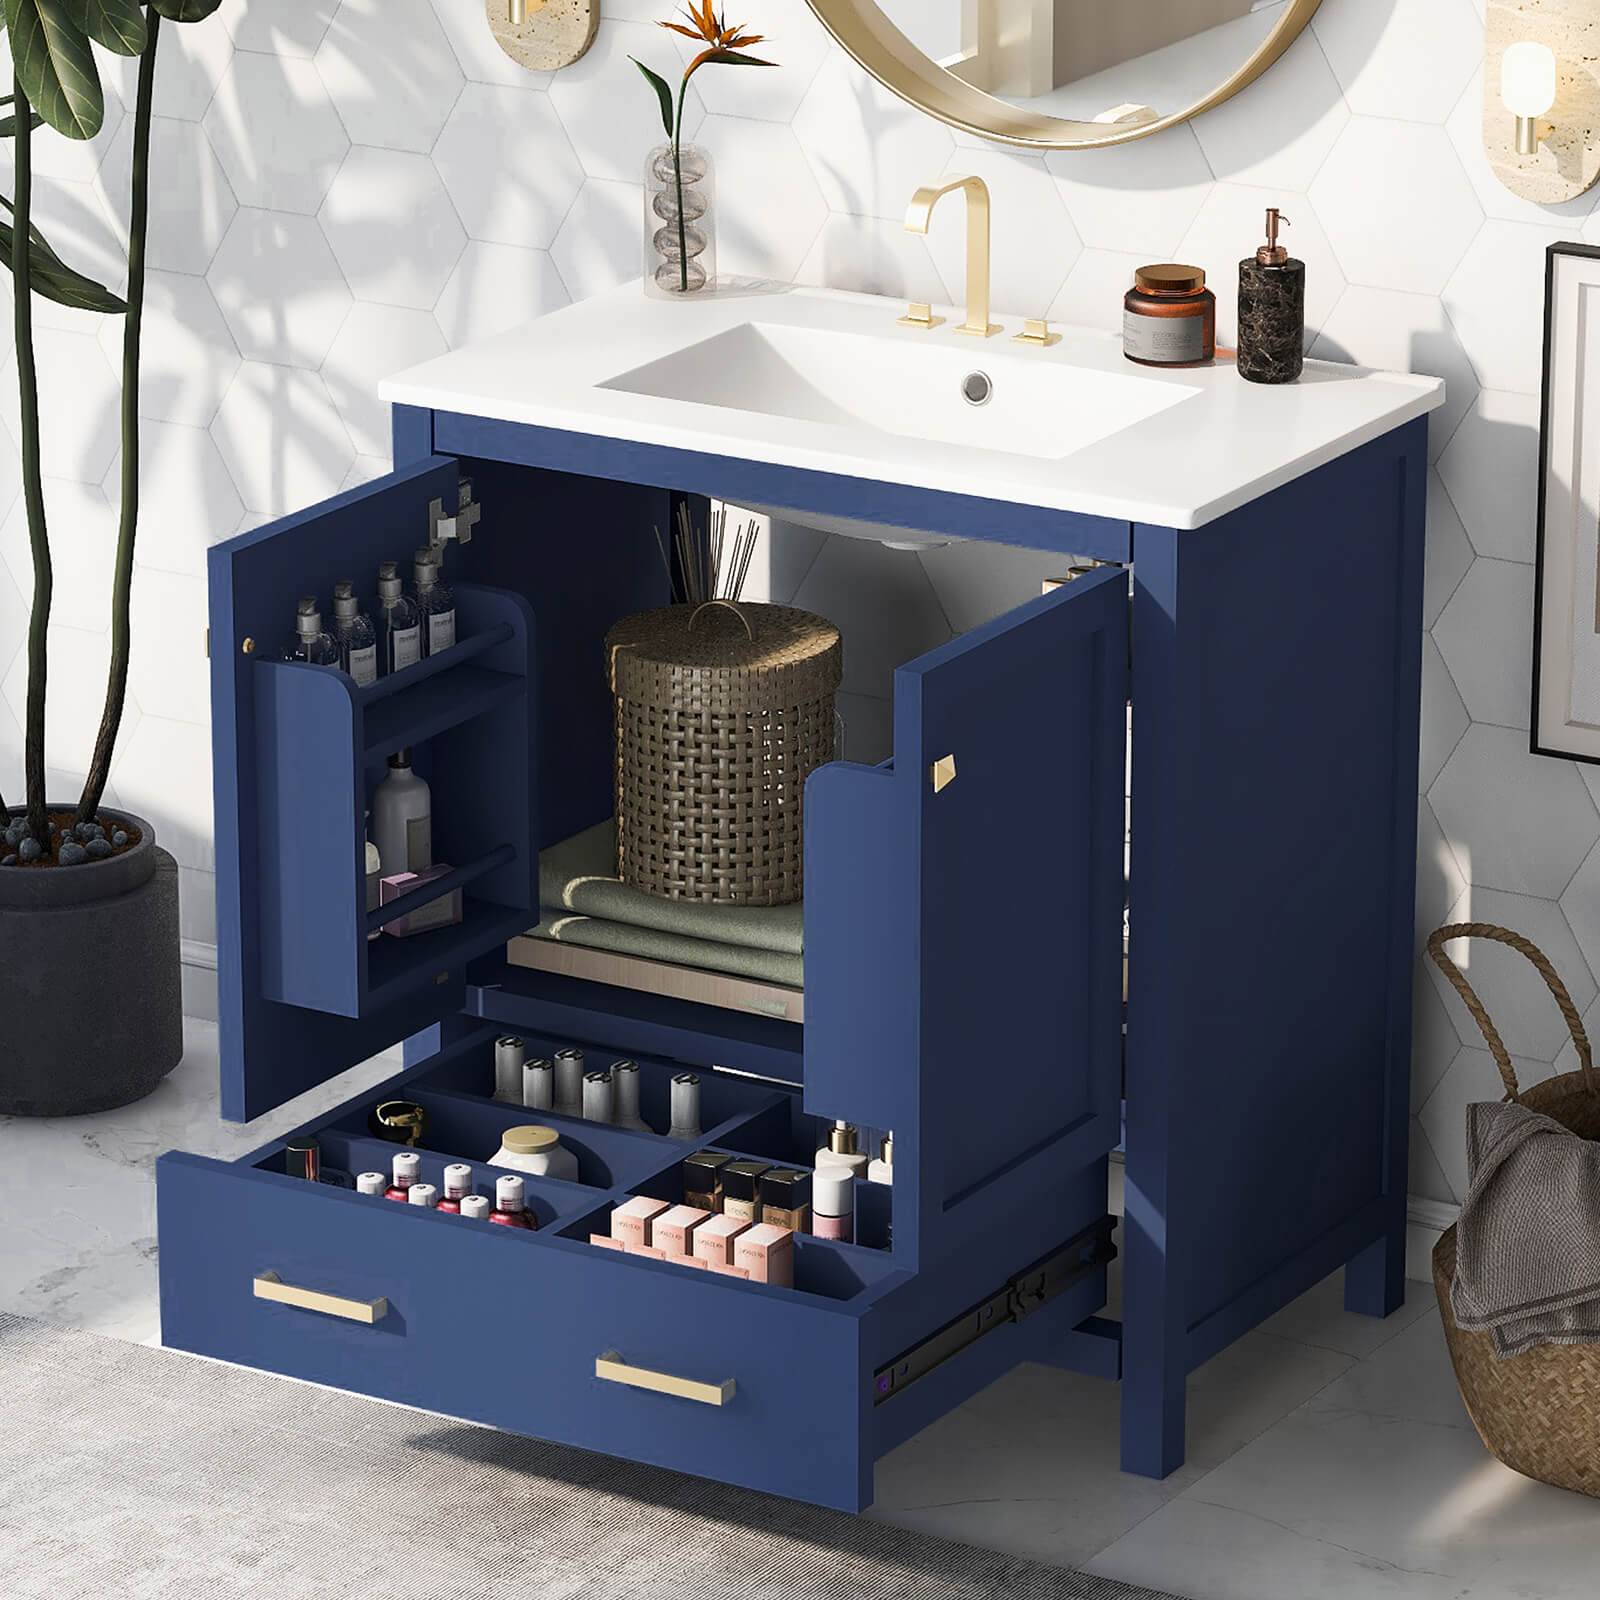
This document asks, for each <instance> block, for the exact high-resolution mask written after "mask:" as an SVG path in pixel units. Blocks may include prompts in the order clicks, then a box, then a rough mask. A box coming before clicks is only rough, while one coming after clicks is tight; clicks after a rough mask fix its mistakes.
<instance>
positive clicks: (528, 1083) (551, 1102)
mask: <svg viewBox="0 0 1600 1600" xmlns="http://www.w3.org/2000/svg"><path fill="white" fill-rule="evenodd" d="M522 1108H523V1110H524V1111H554V1110H555V1108H556V1069H555V1067H554V1065H553V1064H552V1063H551V1062H549V1061H547V1060H545V1059H544V1058H543V1057H542V1056H541V1057H540V1058H539V1060H537V1061H524V1062H523V1063H522Z"/></svg>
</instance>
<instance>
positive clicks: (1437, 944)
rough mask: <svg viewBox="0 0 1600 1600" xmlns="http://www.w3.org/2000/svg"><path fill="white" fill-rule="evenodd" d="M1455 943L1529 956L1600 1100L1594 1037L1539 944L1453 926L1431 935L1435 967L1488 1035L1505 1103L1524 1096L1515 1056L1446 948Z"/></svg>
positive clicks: (1503, 931)
mask: <svg viewBox="0 0 1600 1600" xmlns="http://www.w3.org/2000/svg"><path fill="white" fill-rule="evenodd" d="M1451 939H1493V940H1494V941H1495V943H1497V944H1504V945H1509V946H1510V947H1511V948H1512V949H1513V950H1515V951H1516V952H1517V954H1518V955H1522V956H1526V957H1527V958H1528V960H1529V961H1531V962H1532V963H1533V965H1534V967H1535V969H1536V970H1537V971H1538V974H1539V976H1540V977H1541V978H1543V979H1544V981H1545V983H1546V985H1547V986H1548V987H1549V990H1550V993H1551V994H1552V995H1553V996H1554V997H1555V1002H1556V1004H1557V1005H1558V1006H1560V1008H1561V1015H1562V1018H1563V1019H1564V1020H1565V1022H1566V1024H1567V1031H1568V1032H1569V1033H1570V1034H1571V1035H1572V1042H1573V1044H1574V1045H1575V1046H1577V1050H1578V1066H1579V1070H1580V1071H1581V1072H1582V1073H1583V1082H1584V1087H1585V1088H1587V1089H1588V1091H1589V1093H1590V1094H1592V1095H1594V1096H1595V1097H1596V1098H1597V1099H1600V1074H1597V1073H1596V1072H1595V1070H1594V1054H1593V1052H1592V1051H1591V1050H1590V1048H1589V1035H1588V1034H1587V1033H1585V1032H1584V1029H1583V1019H1582V1018H1581V1017H1579V1015H1578V1008H1577V1007H1576V1006H1575V1005H1573V1003H1572V996H1571V995H1570V994H1568V993H1567V986H1566V984H1564V983H1563V982H1562V981H1561V977H1560V974H1559V973H1557V971H1556V969H1555V968H1554V967H1553V966H1551V964H1550V959H1549V957H1548V956H1546V955H1545V953H1544V951H1542V950H1541V949H1540V948H1539V947H1538V945H1536V944H1535V943H1534V942H1533V941H1532V940H1531V939H1524V938H1523V937H1522V935H1521V934H1520V933H1512V932H1511V930H1510V929H1509V928H1501V927H1497V926H1496V925H1495V924H1494V923H1492V922H1452V923H1448V924H1446V926H1444V927H1442V928H1435V929H1434V931H1433V932H1432V933H1431V934H1429V935H1428V954H1429V956H1431V957H1432V958H1433V961H1434V964H1435V965H1436V966H1437V967H1438V968H1439V970H1440V971H1441V972H1442V973H1443V974H1444V975H1445V977H1447V978H1448V979H1449V980H1450V983H1451V986H1452V987H1453V988H1454V989H1455V991H1456V993H1457V994H1458V995H1460V996H1461V999H1462V1003H1463V1004H1464V1005H1465V1006H1466V1008H1467V1010H1468V1011H1469V1012H1470V1013H1471V1015H1472V1020H1473V1021H1474V1022H1476V1023H1477V1025H1478V1031H1479V1032H1480V1033H1482V1034H1483V1037H1484V1040H1485V1041H1486V1042H1487V1044H1488V1046H1489V1053H1490V1055H1492V1056H1493V1057H1494V1064H1495V1066H1496V1067H1498V1068H1499V1069H1500V1081H1501V1082H1502V1083H1503V1084H1505V1086H1506V1099H1508V1100H1516V1099H1518V1098H1519V1097H1520V1095H1521V1090H1520V1088H1519V1087H1518V1084H1517V1074H1516V1069H1515V1068H1514V1067H1513V1066H1512V1065H1511V1052H1510V1051H1509V1050H1507V1049H1506V1044H1505V1040H1504V1039H1502V1038H1501V1037H1500V1030H1499V1029H1498V1028H1496V1027H1495V1025H1494V1023H1493V1022H1491V1021H1490V1020H1489V1013H1488V1012H1487V1011H1486V1010H1484V1007H1483V1002H1482V1001H1481V1000H1480V999H1479V998H1478V996H1477V994H1476V992H1475V991H1474V990H1473V987H1472V985H1471V984H1470V983H1468V982H1467V980H1466V977H1465V975H1464V974H1463V973H1462V971H1461V969H1460V967H1458V966H1457V965H1456V964H1455V962H1453V961H1452V960H1451V959H1450V957H1449V956H1448V955H1446V954H1445V949H1444V947H1445V944H1446V943H1447V941H1449V940H1451Z"/></svg>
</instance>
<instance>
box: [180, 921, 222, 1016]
mask: <svg viewBox="0 0 1600 1600" xmlns="http://www.w3.org/2000/svg"><path fill="white" fill-rule="evenodd" d="M178 959H179V960H180V961H181V962H182V963H183V973H182V976H183V1014H184V1016H186V1017H198V1018H199V1019H200V1020H201V1021H202V1022H215V1021H216V1020H217V947H216V946H215V945H214V944H203V943H202V942H201V941H200V940H198V939H185V940H183V942H182V944H181V945H180V946H179V953H178Z"/></svg>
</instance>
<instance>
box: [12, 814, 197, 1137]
mask: <svg viewBox="0 0 1600 1600" xmlns="http://www.w3.org/2000/svg"><path fill="white" fill-rule="evenodd" d="M52 809H53V810H66V809H68V808H67V807H52ZM12 814H13V815H16V814H18V813H16V812H13V813H12ZM101 815H102V816H104V817H107V818H118V819H119V820H125V821H127V822H129V823H131V824H132V825H133V826H134V827H135V828H137V829H138V830H139V834H140V839H139V843H138V844H136V845H135V846H134V847H133V848H132V849H131V850H125V851H123V853H122V854H121V855H116V856H110V857H108V858H107V859H106V860H104V861H84V862H80V863H79V864H78V865H77V866H75V867H47V868H23V867H0V1114H4V1115H8V1116H23V1117H70V1116H81V1115H84V1114H86V1113H88V1112H91V1111H110V1110H112V1109H113V1108H114V1107H116V1106H125V1105H129V1104H130V1103H132V1102H133V1101H135V1100H142V1099H143V1098H144V1096H145V1095H147V1094H149V1093H150V1091H151V1090H152V1089H154V1088H155V1086H156V1085H157V1084H158V1083H160V1082H161V1080H162V1079H163V1078H164V1077H166V1075H167V1074H168V1073H169V1072H171V1071H172V1069H173V1068H174V1067H175V1066H177V1064H178V1061H179V1059H180V1058H181V1057H182V1055H183V986H182V973H181V970H180V967H179V944H178V864H177V862H176V861H174V860H173V859H172V857H171V856H170V855H168V854H167V852H166V851H165V850H163V849H161V848H160V847H159V846H158V845H157V844H156V836H155V830H154V829H153V828H152V827H151V826H150V824H149V823H148V822H146V821H145V820H144V819H143V818H142V817H134V816H129V815H128V814H127V813H126V812H114V811H110V810H103V811H102V813H101Z"/></svg>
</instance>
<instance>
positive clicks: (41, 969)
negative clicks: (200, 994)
mask: <svg viewBox="0 0 1600 1600" xmlns="http://www.w3.org/2000/svg"><path fill="white" fill-rule="evenodd" d="M220 4H221V0H149V3H148V4H145V3H143V0H4V6H5V32H6V41H7V44H8V46H9V48H10V53H11V66H12V80H13V81H12V93H11V95H10V96H9V97H7V101H8V103H7V106H6V109H5V114H4V120H3V121H0V136H5V137H10V138H12V139H13V140H14V141H15V150H16V160H15V170H16V179H15V189H16V192H15V194H14V195H13V197H12V199H11V200H10V201H5V200H4V199H0V205H3V206H4V207H5V210H6V211H7V212H9V213H10V214H11V219H10V221H9V222H7V221H4V220H0V259H3V260H4V263H5V265H6V266H8V267H9V268H10V269H11V272H12V276H13V278H14V279H15V295H14V303H15V317H16V348H17V384H18V391H19V400H20V414H21V441H20V442H21V446H22V449H21V455H22V480H23V500H24V504H25V507H26V511H27V518H28V537H29V543H30V547H31V550H32V556H33V603H32V609H31V612H30V615H29V623H28V645H27V652H28V654H27V659H28V689H27V708H26V727H25V729H24V745H23V790H22V800H23V804H22V805H21V806H9V807H8V806H7V804H6V798H7V796H5V795H4V792H3V791H4V783H3V782H0V1113H12V1114H22V1115H38V1116H60V1115H70V1114H73V1113H79V1112H87V1111H100V1110H106V1109H109V1108H110V1107H113V1106H118V1105H125V1104H127V1103H128V1102H129V1101H131V1100H137V1099H138V1098H140V1097H141V1096H142V1095H145V1094H148V1093H149V1092H150V1090H152V1089H153V1088H154V1087H155V1086H156V1084H158V1083H159V1082H160V1081H161V1079H162V1078H163V1077H164V1076H165V1075H166V1074H167V1073H168V1072H170V1071H171V1070H172V1068H173V1067H175V1066H176V1065H177V1063H178V1060H179V1057H180V1056H181V1055H182V1053H183V1017H182V997H181V987H180V972H179V955H178V951H179V939H178V869H177V864H176V863H175V862H174V861H173V859H172V857H171V856H170V855H168V854H167V852H166V851H164V850H162V849H160V848H159V847H158V846H157V844H156V841H155V834H154V831H153V830H152V828H151V827H150V824H149V823H148V822H146V821H144V820H143V819H141V818H139V817H134V816H129V815H126V814H123V813H119V812H114V811H107V810H105V809H104V808H103V807H102V805H101V797H102V795H103V793H104V791H105V785H106V778H107V774H108V773H109V771H110V768H111V757H112V753H113V751H114V749H115V746H116V740H117V731H118V729H119V727H120V726H121V722H122V707H123V700H124V696H125V694H126V690H127V681H128V649H129V594H130V589H131V585H132V579H133V552H134V537H135V533H136V531H137V527H138V517H139V404H138V400H139V397H138V386H139V338H140V318H141V312H142V309H143V300H144V261H145V233H146V226H147V221H148V212H149V206H148V198H149V165H150V116H151V98H152V91H153V89H154V84H155V59H156V46H157V41H158V38H159V34H160V28H161V22H162V19H163V18H165V19H167V20H169V21H172V22H197V21H199V20H200V19H201V18H203V17H206V16H209V15H210V14H211V13H212V12H213V11H215V10H216V9H217V7H218V6H219V5H220ZM96 47H99V48H101V49H105V50H109V51H112V52H114V53H116V54H118V55H123V56H133V57H137V58H138V61H139V71H138V90H137V96H136V100H135V107H134V121H133V129H134V136H133V156H132V199H131V204H130V211H129V217H128V281H127V288H126V295H125V298H124V297H121V296H118V295H116V294H115V293H113V292H112V290H110V289H109V288H107V287H106V286H105V285H104V284H100V283H96V282H95V281H94V280H93V279H91V278H89V277H87V276H85V275H84V274H83V273H80V272H77V271H75V270H74V269H73V268H71V267H70V266H68V265H67V264H66V263H65V262H64V261H63V260H62V259H61V257H60V256H59V255H58V254H57V253H56V251H55V250H53V249H52V248H51V246H50V245H49V243H48V242H47V241H46V240H45V238H44V237H43V235H42V234H40V232H39V231H38V229H37V228H36V227H34V225H33V222H32V198H33V197H32V177H33V154H32V151H33V141H34V136H35V134H36V132H37V133H40V134H42V136H43V137H46V138H53V137H58V136H59V137H65V138H68V139H92V138H93V137H94V135H95V134H96V133H97V132H98V131H99V129H100V124H101V121H102V118H103V116H104V109H105V107H104V99H103V96H102V92H101V87H100V75H99V69H98V66H97V64H96V59H95V49H96ZM36 294H38V295H43V296H45V297H47V298H48V299H51V300H56V301H59V302H60V303H62V304H63V305H69V306H75V307H78V308H80V309H85V310H91V311H99V312H103V313H105V314H107V315H113V316H116V315H120V316H121V317H123V319H124V322H123V344H122V508H121V519H120V524H119V529H118V537H117V551H116V558H115V560H116V571H115V575H114V584H113V591H112V616H111V670H110V674H109V679H108V682H107V685H106V699H105V710H104V713H103V715H102V718H101V723H100V731H99V735H98V737H97V739H96V742H95V750H94V755H93V758H92V760H91V761H90V765H89V773H88V777H87V779H86V781H85V783H84V786H83V791H82V793H81V794H80V795H79V796H78V797H77V800H76V802H75V803H73V802H71V801H70V799H69V797H67V796H59V795H58V796H48V797H47V795H46V793H45V675H46V655H45V639H46V630H47V628H48V626H49V620H50V596H51V560H50V540H49V532H48V529H47V527H46V522H45V510H44V498H43V487H42V478H41V471H40V456H39V397H38V383H37V375H36V374H37V366H36V357H35V351H34V340H33V296H34V295H36ZM5 777H6V775H4V774H0V780H4V779H5ZM6 781H9V780H6Z"/></svg>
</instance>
